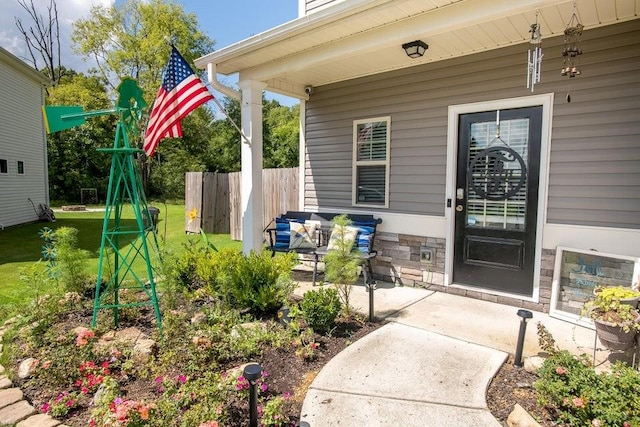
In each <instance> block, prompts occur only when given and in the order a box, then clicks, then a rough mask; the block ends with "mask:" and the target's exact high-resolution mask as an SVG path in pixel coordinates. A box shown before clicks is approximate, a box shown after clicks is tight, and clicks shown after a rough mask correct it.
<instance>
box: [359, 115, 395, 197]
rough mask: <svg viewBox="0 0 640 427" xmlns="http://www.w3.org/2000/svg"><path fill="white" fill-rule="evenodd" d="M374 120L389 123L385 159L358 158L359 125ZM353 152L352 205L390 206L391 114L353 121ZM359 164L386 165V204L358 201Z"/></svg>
mask: <svg viewBox="0 0 640 427" xmlns="http://www.w3.org/2000/svg"><path fill="white" fill-rule="evenodd" d="M373 122H386V123H387V138H386V147H385V149H386V153H385V160H358V125H361V124H363V123H373ZM352 138H353V142H352V145H353V152H352V166H351V205H352V206H360V207H371V208H389V169H390V166H391V165H390V153H391V116H380V117H371V118H366V119H359V120H354V121H353V135H352ZM359 166H384V167H385V178H384V204H376V203H359V202H358V198H357V195H358V192H357V183H358V167H359Z"/></svg>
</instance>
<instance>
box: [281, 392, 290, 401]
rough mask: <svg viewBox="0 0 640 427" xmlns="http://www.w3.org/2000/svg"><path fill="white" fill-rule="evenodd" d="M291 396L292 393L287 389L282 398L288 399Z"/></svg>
mask: <svg viewBox="0 0 640 427" xmlns="http://www.w3.org/2000/svg"><path fill="white" fill-rule="evenodd" d="M290 397H291V393H289V392H288V391H285V392H284V393H283V394H282V398H283V399H285V400H286V399H288V398H290Z"/></svg>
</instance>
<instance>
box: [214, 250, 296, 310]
mask: <svg viewBox="0 0 640 427" xmlns="http://www.w3.org/2000/svg"><path fill="white" fill-rule="evenodd" d="M294 259H295V254H294V253H289V254H286V255H282V256H277V257H272V256H271V255H270V254H269V253H268V252H267V251H263V252H262V253H260V254H257V253H255V252H251V254H250V255H249V256H242V257H239V258H238V259H237V265H235V266H231V268H230V270H231V271H229V278H228V281H227V283H225V285H226V286H225V287H227V286H228V287H229V289H228V290H229V291H230V292H231V295H233V305H235V306H236V307H238V308H246V309H248V310H249V311H251V312H252V313H255V314H259V315H260V314H266V313H272V312H275V311H276V310H277V309H278V308H280V307H281V306H282V305H283V304H284V303H285V302H286V301H287V298H288V297H289V295H291V292H293V289H294V286H295V285H294V283H293V281H292V280H291V269H292V268H293V263H294Z"/></svg>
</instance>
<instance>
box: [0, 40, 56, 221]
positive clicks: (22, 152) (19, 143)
mask: <svg viewBox="0 0 640 427" xmlns="http://www.w3.org/2000/svg"><path fill="white" fill-rule="evenodd" d="M46 83H47V80H46V78H45V77H44V76H43V75H41V74H39V73H37V72H36V71H35V70H33V69H31V68H30V67H28V66H27V65H26V64H24V63H22V62H21V61H20V60H19V59H17V58H16V57H14V56H13V55H11V54H10V53H8V52H7V51H5V50H4V49H1V48H0V123H2V131H0V159H4V160H6V161H7V166H8V168H7V169H8V170H7V173H6V174H2V173H0V225H1V226H3V227H8V226H12V225H17V224H21V223H25V222H32V221H36V220H37V219H38V216H37V215H36V212H35V211H34V209H33V207H32V205H31V202H29V199H31V200H33V202H34V203H35V205H36V207H37V206H38V204H39V203H47V204H48V203H49V191H48V172H47V158H46V140H45V130H44V123H43V120H42V105H43V103H44V97H43V85H44V84H46ZM18 162H23V166H24V173H23V174H19V173H18Z"/></svg>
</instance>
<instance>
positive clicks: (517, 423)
mask: <svg viewBox="0 0 640 427" xmlns="http://www.w3.org/2000/svg"><path fill="white" fill-rule="evenodd" d="M507 425H508V426H509V427H540V424H538V422H537V421H536V420H535V419H533V417H532V416H531V415H530V414H529V413H528V412H527V411H525V409H524V408H523V407H522V406H520V405H518V404H517V403H516V404H515V405H514V407H513V411H511V413H510V414H509V418H507Z"/></svg>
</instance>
